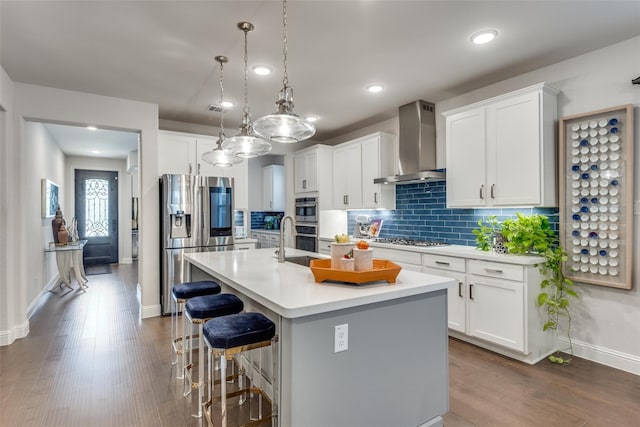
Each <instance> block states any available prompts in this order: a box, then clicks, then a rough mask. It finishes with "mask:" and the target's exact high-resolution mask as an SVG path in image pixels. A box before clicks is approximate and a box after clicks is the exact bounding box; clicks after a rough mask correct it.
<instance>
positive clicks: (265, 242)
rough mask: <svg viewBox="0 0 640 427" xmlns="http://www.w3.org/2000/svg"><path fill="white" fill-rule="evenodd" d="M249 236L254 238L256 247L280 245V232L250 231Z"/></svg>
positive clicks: (275, 246)
mask: <svg viewBox="0 0 640 427" xmlns="http://www.w3.org/2000/svg"><path fill="white" fill-rule="evenodd" d="M251 238H252V239H256V240H257V243H256V248H258V249H264V248H277V247H278V246H279V245H280V234H279V233H278V232H267V231H255V230H253V231H251Z"/></svg>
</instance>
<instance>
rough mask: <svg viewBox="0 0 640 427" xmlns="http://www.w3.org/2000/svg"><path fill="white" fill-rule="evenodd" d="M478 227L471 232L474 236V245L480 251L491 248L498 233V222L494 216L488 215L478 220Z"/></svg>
mask: <svg viewBox="0 0 640 427" xmlns="http://www.w3.org/2000/svg"><path fill="white" fill-rule="evenodd" d="M478 227H480V228H475V229H473V230H472V231H471V232H472V233H473V234H475V235H476V245H477V247H478V249H480V250H482V251H489V250H491V249H492V248H493V245H494V241H495V238H496V235H497V234H498V233H499V232H500V221H498V217H497V216H496V215H488V216H487V217H486V218H480V219H479V220H478Z"/></svg>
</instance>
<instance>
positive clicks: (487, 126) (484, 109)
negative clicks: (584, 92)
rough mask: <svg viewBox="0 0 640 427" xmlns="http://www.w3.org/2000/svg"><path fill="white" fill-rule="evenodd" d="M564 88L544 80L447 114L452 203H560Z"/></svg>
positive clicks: (468, 205) (449, 198) (538, 204)
mask: <svg viewBox="0 0 640 427" xmlns="http://www.w3.org/2000/svg"><path fill="white" fill-rule="evenodd" d="M557 94H558V91H557V90H556V89H554V88H551V87H549V86H546V85H545V84H538V85H535V86H531V87H528V88H525V89H521V90H518V91H515V92H512V93H509V94H506V95H502V96H499V97H496V98H491V99H489V100H486V101H483V102H479V103H476V104H472V105H469V106H466V107H462V108H458V109H456V110H452V111H449V112H446V113H444V115H445V116H446V122H447V125H446V146H447V206H448V207H483V206H557V204H558V202H557V195H556V156H555V132H554V129H555V121H556V119H557V100H556V96H557Z"/></svg>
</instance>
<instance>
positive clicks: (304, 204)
mask: <svg viewBox="0 0 640 427" xmlns="http://www.w3.org/2000/svg"><path fill="white" fill-rule="evenodd" d="M295 208H296V222H308V223H317V222H318V216H317V215H318V199H317V198H315V197H301V198H298V199H296V206H295Z"/></svg>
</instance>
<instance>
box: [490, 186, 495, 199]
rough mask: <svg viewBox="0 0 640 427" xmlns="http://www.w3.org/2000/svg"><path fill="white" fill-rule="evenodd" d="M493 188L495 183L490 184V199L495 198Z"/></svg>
mask: <svg viewBox="0 0 640 427" xmlns="http://www.w3.org/2000/svg"><path fill="white" fill-rule="evenodd" d="M495 188H496V185H495V184H491V198H492V199H495V198H496V196H495V195H494V194H493V193H494V190H495Z"/></svg>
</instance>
